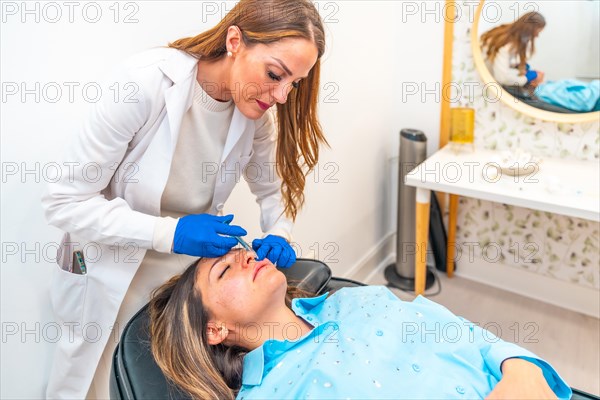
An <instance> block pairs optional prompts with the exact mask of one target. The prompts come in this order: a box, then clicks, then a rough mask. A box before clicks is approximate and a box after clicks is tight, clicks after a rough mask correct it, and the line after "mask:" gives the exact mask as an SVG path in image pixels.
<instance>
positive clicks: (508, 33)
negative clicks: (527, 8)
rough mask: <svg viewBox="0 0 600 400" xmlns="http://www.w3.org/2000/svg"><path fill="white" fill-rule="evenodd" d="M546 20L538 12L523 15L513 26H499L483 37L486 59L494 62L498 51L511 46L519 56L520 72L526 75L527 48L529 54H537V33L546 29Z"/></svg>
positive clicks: (482, 43) (482, 44)
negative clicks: (529, 47) (528, 48)
mask: <svg viewBox="0 0 600 400" xmlns="http://www.w3.org/2000/svg"><path fill="white" fill-rule="evenodd" d="M545 26H546V19H545V18H544V16H543V15H542V14H540V13H538V12H535V11H533V12H528V13H526V14H523V16H521V17H520V18H519V19H518V20H516V21H515V22H513V23H512V24H504V25H500V26H497V27H495V28H493V29H491V30H489V31H487V32H485V33H484V34H483V35H481V47H482V48H484V49H486V57H487V59H488V60H490V61H493V60H494V58H495V57H496V54H498V51H499V50H500V49H501V48H502V47H504V46H506V45H510V46H511V47H510V48H511V50H512V51H513V52H514V53H516V54H517V55H518V56H519V67H518V69H519V71H520V72H521V75H525V72H526V64H527V47H528V46H531V49H530V52H529V54H530V55H531V54H533V53H534V52H535V36H536V35H535V33H536V31H540V30H542V29H544V27H545Z"/></svg>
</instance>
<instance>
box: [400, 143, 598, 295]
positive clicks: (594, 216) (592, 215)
mask: <svg viewBox="0 0 600 400" xmlns="http://www.w3.org/2000/svg"><path fill="white" fill-rule="evenodd" d="M500 154H501V152H499V151H491V150H484V149H474V148H472V147H470V146H468V145H467V146H464V145H463V146H460V147H459V146H457V145H455V144H448V145H446V146H445V147H444V148H442V149H441V150H439V151H437V152H436V153H435V154H433V155H432V156H431V157H429V158H428V159H426V160H425V161H424V162H422V163H421V164H419V166H417V167H416V168H415V169H413V170H412V171H411V172H409V173H408V174H407V175H406V178H405V182H406V184H407V185H409V186H415V187H416V188H417V208H416V210H417V212H416V245H417V246H416V247H417V254H416V263H415V294H423V292H424V291H425V273H426V265H425V264H426V250H427V239H428V236H429V202H430V195H431V192H430V191H431V190H435V191H437V192H441V193H449V194H450V202H449V218H448V222H449V223H448V257H447V273H448V275H449V276H452V275H453V271H454V264H453V263H454V251H455V242H456V213H457V208H458V196H466V197H473V198H477V199H482V200H488V201H493V202H499V203H504V204H509V205H514V206H519V207H526V208H531V209H536V210H541V211H548V212H551V213H556V214H562V215H568V216H572V217H577V218H583V219H589V220H593V221H600V163H599V162H598V161H597V160H596V161H576V160H568V161H567V160H563V159H556V158H542V159H541V160H540V161H539V163H537V166H538V168H537V169H536V171H535V172H534V173H533V174H530V175H527V176H517V177H515V176H510V175H508V174H502V173H498V169H497V168H496V167H495V165H497V164H495V163H494V159H497V158H499V156H500ZM528 166H529V167H530V168H532V169H533V168H535V165H534V164H531V165H528Z"/></svg>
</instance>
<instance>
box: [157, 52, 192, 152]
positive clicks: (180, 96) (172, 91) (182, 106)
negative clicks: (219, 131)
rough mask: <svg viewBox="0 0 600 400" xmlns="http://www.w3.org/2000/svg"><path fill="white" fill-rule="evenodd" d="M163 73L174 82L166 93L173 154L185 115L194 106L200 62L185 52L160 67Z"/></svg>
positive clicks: (167, 60)
mask: <svg viewBox="0 0 600 400" xmlns="http://www.w3.org/2000/svg"><path fill="white" fill-rule="evenodd" d="M160 69H161V70H162V71H163V73H164V74H165V75H166V76H168V77H169V79H171V80H172V81H173V86H171V87H170V88H168V89H167V90H166V91H165V105H166V108H167V117H168V119H169V131H170V133H171V152H173V151H175V145H176V144H177V138H178V136H179V129H180V128H181V121H182V119H183V114H185V112H186V111H187V110H188V109H189V108H190V106H191V105H192V95H193V92H194V83H195V79H196V73H197V71H198V60H197V59H196V58H194V57H192V56H190V55H189V54H186V53H185V52H178V53H176V54H175V56H173V57H169V58H168V59H166V60H165V62H164V63H163V64H162V65H161V66H160Z"/></svg>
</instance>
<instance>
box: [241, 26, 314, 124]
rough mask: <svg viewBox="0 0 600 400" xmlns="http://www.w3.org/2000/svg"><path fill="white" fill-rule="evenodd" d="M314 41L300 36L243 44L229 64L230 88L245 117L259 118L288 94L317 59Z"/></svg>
mask: <svg viewBox="0 0 600 400" xmlns="http://www.w3.org/2000/svg"><path fill="white" fill-rule="evenodd" d="M317 56H318V50H317V47H316V46H315V44H314V43H313V42H311V41H309V40H306V39H303V38H285V39H282V40H279V41H277V42H274V43H272V44H269V45H263V44H256V45H253V46H251V47H246V46H244V45H243V44H242V45H241V46H240V49H239V51H238V52H237V53H236V56H235V60H234V63H233V65H232V67H231V75H230V82H229V85H230V88H229V89H230V90H231V91H232V92H233V93H234V96H233V97H234V101H235V102H236V106H237V107H238V109H239V110H240V111H241V112H242V114H244V115H245V116H246V117H247V118H250V119H259V118H260V117H261V116H262V115H263V114H264V113H265V111H266V110H267V109H269V108H270V107H272V106H273V105H275V103H281V104H283V103H285V102H286V101H287V97H288V94H289V93H290V91H292V90H296V89H295V86H297V84H298V83H299V82H300V81H301V80H302V79H303V78H305V77H306V76H307V75H308V73H309V72H310V70H311V69H312V67H313V66H314V65H315V63H316V62H317Z"/></svg>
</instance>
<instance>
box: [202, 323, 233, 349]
mask: <svg viewBox="0 0 600 400" xmlns="http://www.w3.org/2000/svg"><path fill="white" fill-rule="evenodd" d="M227 335H229V330H228V329H227V327H226V326H225V324H224V323H216V322H209V323H208V324H207V325H206V337H207V338H208V344H209V345H211V346H215V345H217V344H220V343H222V342H223V341H224V340H225V339H226V338H227Z"/></svg>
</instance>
